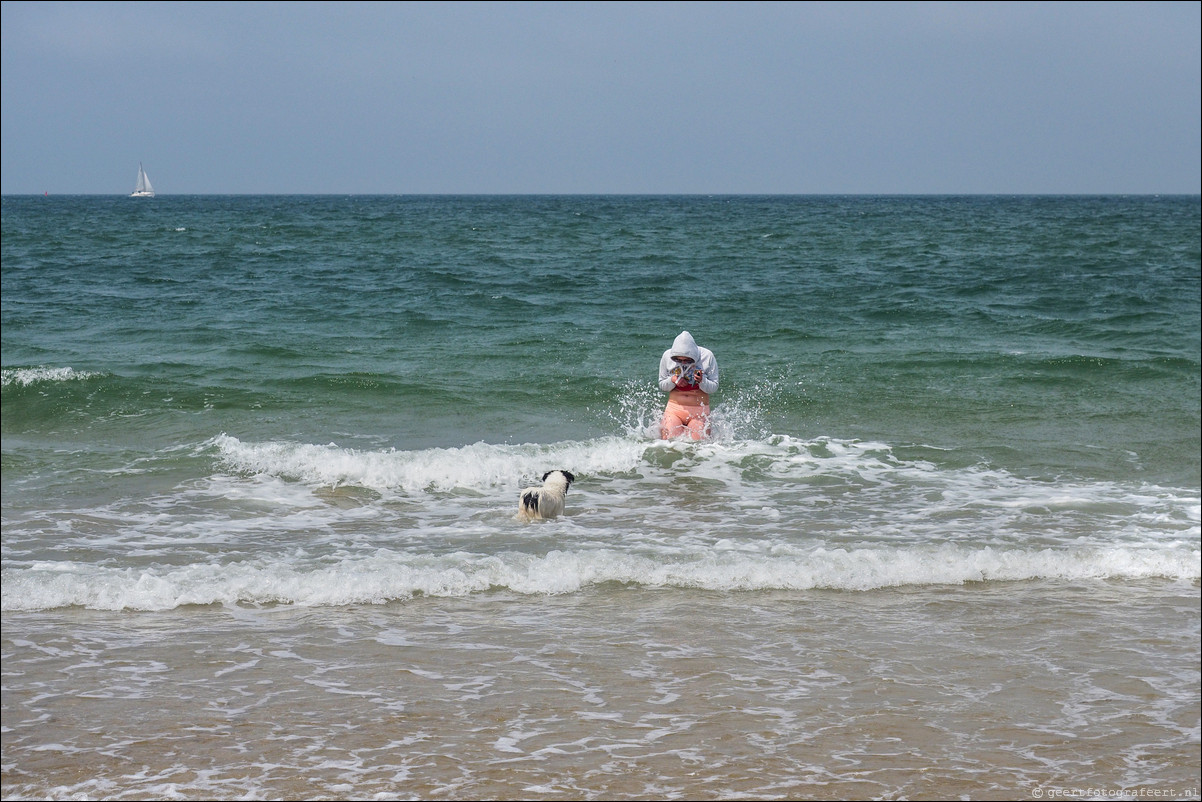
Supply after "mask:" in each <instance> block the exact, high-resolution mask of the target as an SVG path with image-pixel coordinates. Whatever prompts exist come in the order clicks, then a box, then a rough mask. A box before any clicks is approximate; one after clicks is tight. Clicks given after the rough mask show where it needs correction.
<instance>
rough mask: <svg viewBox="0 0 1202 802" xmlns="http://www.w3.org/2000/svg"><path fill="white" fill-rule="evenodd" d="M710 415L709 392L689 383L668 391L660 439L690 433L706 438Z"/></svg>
mask: <svg viewBox="0 0 1202 802" xmlns="http://www.w3.org/2000/svg"><path fill="white" fill-rule="evenodd" d="M684 388H688V389H684ZM709 417H710V397H709V393H706V392H703V391H701V390H698V389H696V387H695V386H694V385H688V384H686V385H684V387H683V388H677V389H675V390H673V391H672V392H670V393H668V405H667V406H666V407H665V408H664V416H663V418H662V419H661V420H660V424H659V436H660V439H661V440H668V439H670V438H674V437H680V436H682V435H684V434H688V435H689V436H690V437H692V438H693V439H694V440H704V439H705V438H706V437H708V436H709V433H710V431H709V430H710V427H709Z"/></svg>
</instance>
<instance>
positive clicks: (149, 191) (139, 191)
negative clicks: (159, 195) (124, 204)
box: [130, 162, 154, 198]
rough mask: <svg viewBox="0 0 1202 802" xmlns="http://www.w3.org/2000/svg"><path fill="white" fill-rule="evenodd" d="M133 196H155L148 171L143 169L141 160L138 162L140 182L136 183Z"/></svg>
mask: <svg viewBox="0 0 1202 802" xmlns="http://www.w3.org/2000/svg"><path fill="white" fill-rule="evenodd" d="M130 197H131V198H153V197H154V187H153V186H151V184H150V178H149V177H148V176H147V175H146V171H145V170H143V169H142V164H141V162H139V163H138V183H137V184H136V185H134V191H133V194H132V195H130Z"/></svg>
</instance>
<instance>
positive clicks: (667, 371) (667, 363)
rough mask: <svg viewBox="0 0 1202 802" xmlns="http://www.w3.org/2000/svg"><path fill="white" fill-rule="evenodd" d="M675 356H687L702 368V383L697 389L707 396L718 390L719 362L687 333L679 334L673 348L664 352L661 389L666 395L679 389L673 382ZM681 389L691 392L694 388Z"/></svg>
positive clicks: (683, 386)
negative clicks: (673, 359) (673, 358)
mask: <svg viewBox="0 0 1202 802" xmlns="http://www.w3.org/2000/svg"><path fill="white" fill-rule="evenodd" d="M674 356H686V357H688V358H689V359H691V360H693V364H694V365H696V366H697V367H699V368H701V372H702V376H701V383H700V384H699V385H697V386H696V389H699V390H701V391H702V392H703V393H707V394H708V393H712V392H714V391H715V390H717V389H718V360H717V359H715V358H714V352H713V351H711V350H710V349H708V348H702V347H701V346H699V345H698V344H697V342H696V341H695V340H694V339H693V335H692V334H689V333H688V332H687V331H682V332H681V333H680V334H678V335H677V336H676V339H675V340H674V341H673V342H672V347H671V348H669V349H668V350H667V351H664V355H663V356H662V357H660V359H659V389H661V390H663V391H664V392H665V393H670V392H671V391H673V390H675V389H678V388H677V386H676V383H675V382H673V381H672V368H674V367H676V363H675V362H673V361H672V357H674ZM679 389H681V390H691V389H694V388H693V386H692V385H685V384H682V385H681V386H680V387H679Z"/></svg>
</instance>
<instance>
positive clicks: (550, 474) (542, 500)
mask: <svg viewBox="0 0 1202 802" xmlns="http://www.w3.org/2000/svg"><path fill="white" fill-rule="evenodd" d="M574 481H576V477H575V476H573V475H572V474H571V473H570V472H568V471H547V472H546V473H544V474H543V483H542V486H541V487H528V488H526V489H525V490H523V491H522V495H521V497H520V501H518V514H517V518H518V520H520V521H540V520H544V519H547V518H554V517H556V516H557V515H559V514H560V513H562V512H563V501H564V498H565V497H566V496H567V495H568V487H569V486H571V484H572V482H574Z"/></svg>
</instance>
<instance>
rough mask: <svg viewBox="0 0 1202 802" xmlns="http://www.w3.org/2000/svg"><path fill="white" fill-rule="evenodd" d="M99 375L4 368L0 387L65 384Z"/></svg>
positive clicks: (57, 370)
mask: <svg viewBox="0 0 1202 802" xmlns="http://www.w3.org/2000/svg"><path fill="white" fill-rule="evenodd" d="M99 375H101V374H99V373H94V372H92V371H87V370H75V369H74V368H68V367H63V368H49V367H44V366H43V367H36V368H5V369H4V370H0V387H10V386H13V385H16V386H20V387H28V386H29V385H31V384H37V383H39V382H67V381H81V380H84V379H90V378H93V377H94V376H99Z"/></svg>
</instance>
